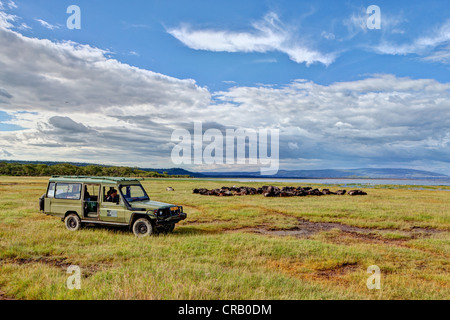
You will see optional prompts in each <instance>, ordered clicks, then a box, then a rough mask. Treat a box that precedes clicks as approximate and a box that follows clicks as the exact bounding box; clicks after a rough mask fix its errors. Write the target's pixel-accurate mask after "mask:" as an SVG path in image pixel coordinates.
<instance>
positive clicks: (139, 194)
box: [119, 184, 150, 202]
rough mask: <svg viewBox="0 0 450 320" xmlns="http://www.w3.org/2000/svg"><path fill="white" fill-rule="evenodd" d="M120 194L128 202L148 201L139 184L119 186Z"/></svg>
mask: <svg viewBox="0 0 450 320" xmlns="http://www.w3.org/2000/svg"><path fill="white" fill-rule="evenodd" d="M119 189H120V192H121V193H122V195H123V196H124V198H125V199H126V200H127V201H128V202H133V201H144V200H150V198H149V197H148V195H147V193H146V192H145V190H144V188H143V187H142V186H141V185H140V184H136V185H135V184H133V185H128V186H120V187H119Z"/></svg>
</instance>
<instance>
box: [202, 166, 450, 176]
mask: <svg viewBox="0 0 450 320" xmlns="http://www.w3.org/2000/svg"><path fill="white" fill-rule="evenodd" d="M201 174H202V175H203V176H205V177H222V178H225V177H226V178H231V177H238V178H261V177H266V178H267V177H269V176H261V175H260V173H259V172H202V173H201ZM270 177H271V178H285V179H289V178H295V179H301V178H305V179H313V178H317V179H322V178H341V179H342V178H357V179H358V178H359V179H363V178H366V179H368V178H370V179H448V178H450V177H449V176H447V175H444V174H440V173H436V172H431V171H423V170H414V169H401V168H377V169H374V168H363V169H323V170H279V171H278V173H277V174H276V175H273V176H270Z"/></svg>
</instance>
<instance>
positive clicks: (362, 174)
mask: <svg viewBox="0 0 450 320" xmlns="http://www.w3.org/2000/svg"><path fill="white" fill-rule="evenodd" d="M0 162H7V163H20V164H46V165H48V166H52V165H57V164H62V163H68V164H71V165H75V166H78V167H87V166H92V165H95V166H100V167H105V168H110V167H113V166H110V165H101V164H93V163H79V162H56V161H20V160H0ZM135 169H137V170H143V171H148V172H158V173H161V174H164V173H166V174H167V175H170V176H191V177H196V178H282V179H302V178H304V179H313V178H316V179H324V178H340V179H343V178H354V179H355V178H356V179H358V178H359V179H363V178H366V179H450V177H449V176H447V175H444V174H441V173H436V172H432V171H424V170H414V169H402V168H361V169H323V170H279V171H278V173H277V174H276V175H273V176H261V174H260V173H259V171H257V172H245V171H244V172H243V171H234V172H193V171H188V170H185V169H182V168H168V169H157V168H137V167H136V168H135Z"/></svg>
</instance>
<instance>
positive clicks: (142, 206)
mask: <svg viewBox="0 0 450 320" xmlns="http://www.w3.org/2000/svg"><path fill="white" fill-rule="evenodd" d="M39 206H40V210H41V211H42V212H44V213H45V214H48V215H52V216H57V217H61V220H62V221H63V222H64V223H65V225H66V227H67V229H69V230H71V231H76V230H78V229H80V227H82V226H83V225H84V224H99V225H110V226H128V227H129V228H130V229H131V230H132V231H133V233H134V234H135V235H136V236H148V235H150V234H153V233H158V232H164V233H167V232H172V231H173V229H174V227H175V224H176V223H177V222H179V221H181V220H183V219H186V213H184V212H183V207H182V206H177V205H172V204H168V203H163V202H158V201H152V200H150V198H149V196H148V195H147V192H145V190H144V188H143V187H142V185H141V183H140V181H139V179H132V178H116V177H114V178H112V177H84V176H53V177H51V178H50V180H49V183H48V187H47V192H46V193H45V194H44V195H42V197H41V198H40V199H39Z"/></svg>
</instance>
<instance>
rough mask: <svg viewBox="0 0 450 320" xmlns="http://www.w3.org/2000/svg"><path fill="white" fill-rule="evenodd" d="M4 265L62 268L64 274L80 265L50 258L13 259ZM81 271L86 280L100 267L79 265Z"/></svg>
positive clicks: (5, 261) (65, 259)
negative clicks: (70, 267) (40, 265)
mask: <svg viewBox="0 0 450 320" xmlns="http://www.w3.org/2000/svg"><path fill="white" fill-rule="evenodd" d="M2 263H14V264H19V265H24V264H38V263H40V264H45V265H48V266H52V267H57V268H61V269H62V270H63V271H64V272H66V270H67V268H68V267H69V266H71V265H78V264H76V263H71V262H70V261H68V260H67V258H49V257H39V258H25V259H24V258H12V259H4V260H3V261H2ZM78 266H79V267H80V269H81V275H82V277H84V278H87V277H90V276H92V275H93V274H94V273H96V272H98V271H99V270H100V267H99V266H98V265H95V266H81V265H78Z"/></svg>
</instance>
